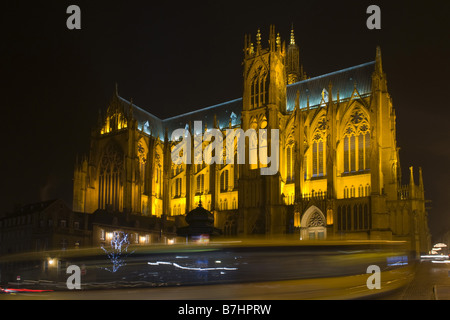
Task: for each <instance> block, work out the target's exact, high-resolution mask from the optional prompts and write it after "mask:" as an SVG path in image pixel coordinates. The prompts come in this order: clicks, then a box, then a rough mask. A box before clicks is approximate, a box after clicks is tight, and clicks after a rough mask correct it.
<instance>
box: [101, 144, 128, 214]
mask: <svg viewBox="0 0 450 320" xmlns="http://www.w3.org/2000/svg"><path fill="white" fill-rule="evenodd" d="M99 167H100V175H99V197H98V207H99V209H106V208H111V209H112V210H114V211H120V210H122V206H123V203H122V196H121V195H122V181H121V180H122V178H121V177H122V171H123V153H122V152H121V150H120V149H119V148H118V147H116V146H114V145H113V144H109V145H108V146H107V147H106V148H105V150H104V152H103V155H102V158H101V160H100V166H99Z"/></svg>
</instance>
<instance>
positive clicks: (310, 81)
mask: <svg viewBox="0 0 450 320" xmlns="http://www.w3.org/2000/svg"><path fill="white" fill-rule="evenodd" d="M255 40H256V41H255V43H254V42H252V39H251V37H250V35H247V36H246V37H245V44H244V61H243V81H244V83H243V84H244V86H243V88H244V90H243V96H242V98H240V99H236V100H232V101H228V102H224V103H221V104H218V105H214V106H210V107H207V108H203V109H199V110H197V111H194V112H189V113H185V114H181V115H178V116H175V117H172V118H168V119H164V120H162V119H159V118H158V117H156V116H154V115H152V114H151V113H149V112H148V111H146V110H144V109H142V108H140V107H138V106H136V105H135V104H133V102H132V101H127V100H125V99H124V98H122V97H121V96H120V95H119V93H118V90H117V87H116V91H115V93H114V94H113V96H112V99H111V101H110V103H109V106H108V108H107V110H106V113H105V114H103V115H102V114H99V120H98V125H97V127H96V128H94V129H93V131H92V137H91V145H90V153H89V155H88V156H86V157H84V158H83V159H82V160H81V162H79V161H77V163H76V166H75V172H74V190H73V210H74V211H77V212H85V213H93V212H95V211H96V210H110V211H114V212H122V213H129V214H136V215H143V216H156V217H163V218H164V219H172V220H174V221H175V220H176V219H177V218H179V217H184V215H185V214H186V213H187V212H189V211H190V210H192V209H194V208H196V207H197V206H198V204H199V202H200V201H201V203H202V205H203V207H204V208H206V209H207V210H209V211H211V212H212V213H213V214H214V218H215V220H214V225H215V227H217V228H219V229H220V230H222V234H223V236H224V237H226V236H230V237H245V236H252V235H265V236H273V237H276V236H280V235H281V236H284V235H289V234H292V235H295V234H296V235H297V236H298V238H299V239H301V240H320V239H358V240H366V239H381V240H404V241H408V242H409V243H411V249H412V250H414V251H416V252H417V253H419V252H428V251H429V249H430V234H429V230H428V223H427V212H426V209H425V197H424V186H423V179H422V171H421V169H420V168H419V170H418V184H416V183H415V181H414V170H413V168H412V167H410V179H409V184H407V185H402V182H401V180H402V179H401V169H400V159H399V148H398V147H397V141H396V115H395V109H394V106H393V105H392V100H391V97H390V94H389V92H388V89H387V81H386V74H385V73H384V70H383V67H382V59H381V51H380V48H377V49H376V56H375V61H372V62H368V63H364V64H360V65H357V66H353V67H350V68H347V69H343V70H339V71H335V72H332V73H328V74H324V75H321V76H318V77H314V78H310V77H308V76H307V75H306V73H305V72H304V70H303V65H302V64H301V63H300V54H299V47H298V45H297V44H296V42H295V38H294V31H293V30H292V31H291V35H290V41H289V44H288V45H287V46H286V44H285V43H284V42H282V41H281V38H280V36H279V34H277V33H276V32H275V28H274V27H273V26H271V27H270V32H269V39H268V47H264V46H263V44H262V40H261V33H260V31H259V30H258V32H257V34H256V39H255ZM168 107H170V106H168ZM194 121H201V122H202V124H203V125H202V130H201V131H202V132H200V134H201V133H205V132H207V131H208V130H209V129H211V128H216V129H219V130H221V131H222V132H224V135H225V130H226V129H236V128H240V129H243V130H244V131H245V130H247V129H254V130H256V131H258V130H260V129H278V130H279V137H278V138H279V144H278V145H279V170H278V172H277V173H276V174H274V175H261V174H260V170H259V169H260V167H263V166H264V164H263V163H261V162H260V161H257V163H256V164H250V163H244V164H238V162H237V161H235V162H234V163H225V164H218V163H213V164H210V165H206V164H205V163H203V164H190V163H182V164H175V163H173V162H172V159H171V150H172V148H173V147H174V145H175V144H176V143H177V141H171V139H169V138H170V137H171V133H172V132H173V131H174V130H175V129H179V128H184V129H186V130H189V131H190V132H192V133H194V132H193V125H192V124H193V123H194ZM268 132H269V131H268ZM192 136H194V135H192ZM267 141H268V142H267V143H268V144H271V143H272V141H271V137H270V136H269V137H268V139H267ZM207 144H208V142H207V141H206V142H205V141H204V142H203V148H205V147H207ZM253 147H257V146H251V145H249V146H246V150H248V149H249V148H250V149H251V148H253ZM268 150H270V148H268ZM247 152H248V151H247Z"/></svg>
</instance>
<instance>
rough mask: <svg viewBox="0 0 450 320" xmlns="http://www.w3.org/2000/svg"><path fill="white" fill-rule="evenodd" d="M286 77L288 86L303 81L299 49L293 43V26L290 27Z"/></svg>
mask: <svg viewBox="0 0 450 320" xmlns="http://www.w3.org/2000/svg"><path fill="white" fill-rule="evenodd" d="M286 58H287V59H286V75H287V80H288V84H292V83H295V82H298V81H300V80H303V74H302V73H303V67H302V68H300V49H299V47H298V45H297V44H296V43H295V36H294V24H292V27H291V40H290V42H289V46H288V48H287V57H286Z"/></svg>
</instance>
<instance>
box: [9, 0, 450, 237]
mask: <svg viewBox="0 0 450 320" xmlns="http://www.w3.org/2000/svg"><path fill="white" fill-rule="evenodd" d="M391 2H395V3H391ZM71 4H76V5H78V6H79V7H80V8H81V30H68V29H67V27H66V19H67V18H68V17H69V14H66V9H67V7H68V6H69V5H71ZM371 4H377V5H379V6H380V8H381V30H368V29H367V27H366V20H367V18H368V17H369V15H368V14H366V9H367V7H368V6H369V5H371ZM0 15H1V16H0V30H1V31H0V32H1V41H2V44H1V46H0V52H1V53H0V55H1V68H0V73H1V82H2V83H1V86H0V88H1V92H2V93H1V119H2V121H1V122H2V124H1V126H0V128H1V130H2V131H1V133H2V135H1V137H2V147H1V151H2V153H1V154H2V157H1V166H0V167H1V171H0V173H1V179H2V182H1V186H2V187H1V193H0V204H1V207H0V208H1V210H0V215H1V213H5V212H9V211H11V210H12V208H13V207H14V206H15V205H17V204H27V203H32V202H38V201H43V200H48V199H53V198H62V199H64V200H65V201H66V202H67V204H68V205H69V206H71V205H72V177H73V167H74V163H75V158H76V155H77V154H79V155H80V156H81V155H82V154H86V153H87V152H88V148H89V143H90V140H89V139H90V133H91V129H92V127H93V126H94V125H95V124H96V122H97V117H98V110H99V109H102V110H103V111H104V110H105V109H106V107H107V105H108V102H109V101H110V98H111V97H112V94H113V92H114V88H115V83H116V82H117V83H118V86H119V94H120V95H121V96H123V97H124V98H126V99H131V98H132V99H133V101H134V103H135V104H137V105H138V106H140V107H142V108H143V109H146V110H147V111H149V112H151V113H153V114H155V115H156V116H158V117H160V118H166V117H169V116H173V115H177V114H180V113H183V112H187V111H191V110H195V109H199V108H203V107H206V106H210V105H214V104H217V103H221V102H225V101H228V100H232V99H236V98H239V97H241V96H242V82H243V79H242V65H241V63H242V59H243V45H244V34H246V33H251V34H252V36H253V39H254V38H255V34H256V31H257V29H258V28H261V32H262V40H263V44H264V45H265V46H266V45H267V39H268V32H269V25H270V24H274V25H275V26H276V30H277V31H278V32H280V35H281V37H282V40H286V41H287V42H288V40H289V32H290V27H291V23H293V24H294V29H295V36H296V42H297V44H298V45H299V46H300V55H301V56H300V59H301V63H302V64H303V65H304V68H305V71H306V72H307V74H308V76H310V77H314V76H318V75H321V74H324V73H329V72H333V71H336V70H340V69H343V68H347V67H351V66H354V65H358V64H361V63H365V62H368V61H372V60H374V59H375V48H376V46H377V45H380V46H381V50H382V54H383V68H384V70H385V72H386V73H387V77H388V90H389V92H390V94H391V96H392V98H393V103H394V107H395V109H396V114H397V142H398V146H399V147H401V151H400V161H401V165H402V172H403V180H404V181H403V183H404V184H406V183H408V182H409V170H408V167H409V166H411V165H412V166H414V168H415V173H416V183H418V167H419V166H421V167H422V168H423V175H424V183H425V189H426V190H425V191H426V197H427V199H429V200H431V201H432V204H431V205H430V207H432V208H431V210H429V225H430V228H431V232H432V234H433V236H436V235H438V234H439V232H441V231H442V230H446V229H447V230H448V229H449V228H450V213H449V212H448V208H449V207H450V165H449V164H450V148H449V147H450V130H449V127H450V123H449V120H448V119H449V115H450V111H449V110H450V105H449V102H448V97H447V95H448V94H449V93H450V90H449V89H450V87H449V86H450V85H449V74H450V67H449V62H448V59H449V57H450V23H449V21H450V5H449V1H423V2H422V4H420V5H419V4H416V3H411V1H390V2H387V1H385V2H384V1H373V2H369V1H334V2H331V1H328V2H327V1H299V0H297V1H292V2H288V1H285V2H282V1H273V2H272V3H270V2H269V1H265V2H263V3H261V2H221V1H209V2H201V3H199V2H191V1H185V2H180V1H176V2H172V1H164V2H163V3H162V4H157V3H155V2H154V1H99V0H96V1H79V0H74V1H70V2H69V1H56V0H55V1H45V2H44V1H37V2H29V3H26V2H23V1H8V2H6V3H2V8H1V13H0Z"/></svg>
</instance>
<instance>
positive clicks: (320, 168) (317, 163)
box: [312, 116, 326, 177]
mask: <svg viewBox="0 0 450 320" xmlns="http://www.w3.org/2000/svg"><path fill="white" fill-rule="evenodd" d="M325 135H326V119H325V116H322V117H321V118H320V119H319V122H318V125H317V128H316V130H315V131H314V134H313V138H312V176H313V177H321V176H324V175H325V174H326V172H325V163H326V162H325V159H326V150H325V143H326V139H325Z"/></svg>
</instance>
